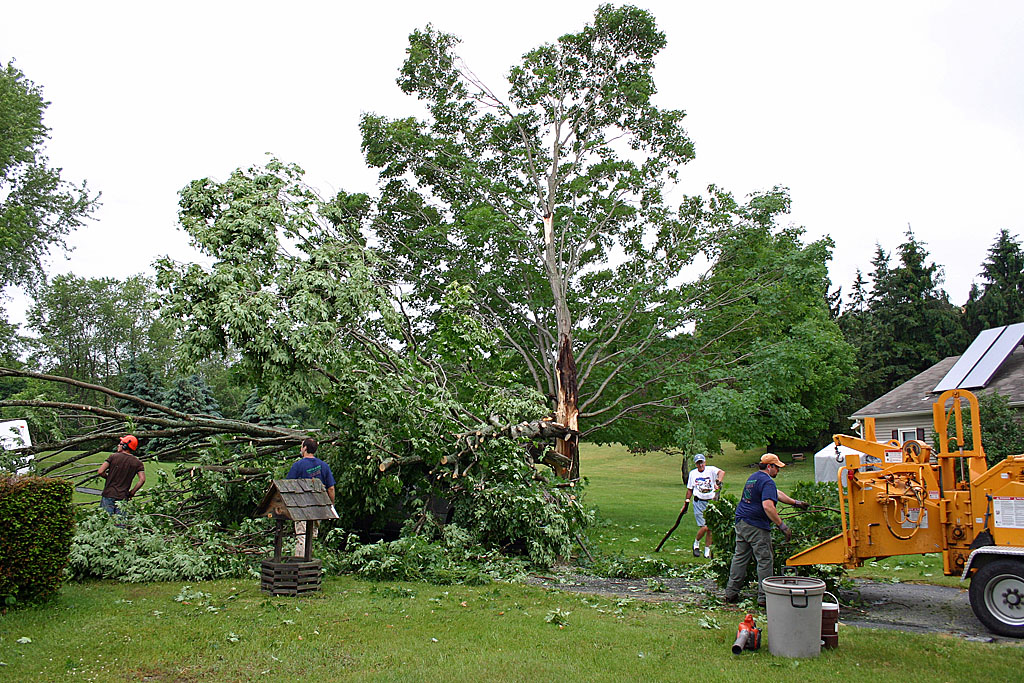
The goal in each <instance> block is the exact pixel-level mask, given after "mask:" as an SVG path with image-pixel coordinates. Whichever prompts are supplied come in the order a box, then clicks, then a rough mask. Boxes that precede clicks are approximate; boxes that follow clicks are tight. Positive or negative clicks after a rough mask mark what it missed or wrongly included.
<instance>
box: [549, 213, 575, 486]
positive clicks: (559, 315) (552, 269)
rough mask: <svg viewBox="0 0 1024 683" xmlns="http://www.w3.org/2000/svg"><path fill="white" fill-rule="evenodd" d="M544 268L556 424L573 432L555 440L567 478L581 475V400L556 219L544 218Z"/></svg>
mask: <svg viewBox="0 0 1024 683" xmlns="http://www.w3.org/2000/svg"><path fill="white" fill-rule="evenodd" d="M544 269H545V270H546V271H547V276H548V283H549V284H550V285H551V295H552V297H553V299H554V303H555V320H556V325H557V327H558V335H557V339H558V358H557V360H556V361H555V382H556V387H555V422H558V423H559V424H563V425H565V426H566V427H568V428H569V429H570V430H571V432H570V433H569V434H567V435H565V436H564V437H562V438H559V439H558V440H556V441H555V452H556V453H558V454H559V455H561V456H563V457H565V458H568V459H569V461H570V462H571V463H572V464H571V465H570V466H569V467H568V468H565V467H559V466H556V467H555V472H556V473H557V474H558V475H559V476H560V477H563V478H565V479H569V480H573V479H578V478H579V476H580V450H579V429H580V425H579V414H580V411H579V401H578V396H579V392H578V388H577V382H576V359H575V358H574V357H573V354H572V316H571V315H570V314H569V305H568V303H567V301H566V287H567V284H566V282H565V277H564V274H563V273H562V272H561V270H560V268H559V263H558V258H557V256H556V251H555V228H554V216H553V215H552V214H551V213H550V211H549V213H548V214H547V215H546V216H544Z"/></svg>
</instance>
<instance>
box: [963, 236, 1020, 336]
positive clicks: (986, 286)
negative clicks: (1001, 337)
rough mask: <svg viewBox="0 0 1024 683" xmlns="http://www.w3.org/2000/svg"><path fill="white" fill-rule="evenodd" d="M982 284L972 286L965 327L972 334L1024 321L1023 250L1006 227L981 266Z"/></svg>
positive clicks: (965, 311) (966, 306) (965, 313)
mask: <svg viewBox="0 0 1024 683" xmlns="http://www.w3.org/2000/svg"><path fill="white" fill-rule="evenodd" d="M979 275H980V277H981V279H982V286H981V287H978V285H977V283H975V284H974V285H972V286H971V293H970V296H969V297H968V299H967V304H966V305H965V306H964V326H965V327H966V328H967V331H968V332H969V333H970V334H971V335H972V336H974V335H977V334H978V333H979V332H981V331H982V330H985V329H988V328H990V327H998V326H1000V325H1012V324H1013V323H1019V322H1024V249H1022V248H1021V243H1020V241H1019V240H1017V239H1016V238H1015V237H1013V236H1011V235H1010V233H1009V231H1007V230H1006V229H1003V230H1001V231H1000V232H999V237H997V238H996V241H995V243H994V244H993V245H992V247H991V248H990V249H989V250H988V259H987V260H986V261H985V262H984V263H983V264H982V265H981V273H979Z"/></svg>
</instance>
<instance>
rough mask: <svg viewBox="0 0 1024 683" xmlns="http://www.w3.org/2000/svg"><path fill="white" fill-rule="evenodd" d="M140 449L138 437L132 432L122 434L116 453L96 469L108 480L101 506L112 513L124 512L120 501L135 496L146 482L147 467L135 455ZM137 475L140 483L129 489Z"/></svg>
mask: <svg viewBox="0 0 1024 683" xmlns="http://www.w3.org/2000/svg"><path fill="white" fill-rule="evenodd" d="M138 450H139V440H138V439H136V438H135V437H134V436H132V435H131V434H128V435H125V436H122V437H121V440H120V441H119V442H118V444H117V448H116V449H115V450H114V454H113V455H111V456H110V457H109V458H107V459H106V461H105V462H104V463H103V464H102V465H100V468H99V469H98V470H96V473H97V474H98V475H100V476H101V477H103V478H104V479H106V480H107V484H106V486H104V487H103V493H102V494H101V497H100V507H101V508H103V509H104V510H106V511H107V512H109V513H110V514H112V515H119V514H122V513H121V510H119V509H118V507H117V504H118V502H120V501H122V500H128V499H129V498H131V497H132V496H134V495H135V494H136V493H138V490H139V489H141V488H142V485H143V484H145V483H146V468H145V466H144V465H143V464H142V461H141V460H139V459H138V458H137V457H135V452H136V451H138ZM136 477H137V478H138V480H139V483H138V484H136V485H135V487H134V488H131V489H129V487H131V485H132V479H135V478H136Z"/></svg>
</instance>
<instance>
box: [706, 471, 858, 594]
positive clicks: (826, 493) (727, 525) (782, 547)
mask: <svg viewBox="0 0 1024 683" xmlns="http://www.w3.org/2000/svg"><path fill="white" fill-rule="evenodd" d="M787 493H789V495H790V496H792V497H793V498H796V499H798V500H803V501H806V502H808V503H810V504H811V509H810V510H808V511H806V512H804V511H798V510H796V508H792V507H790V506H788V505H785V504H780V505H779V512H780V514H781V516H782V518H783V520H784V521H785V522H786V524H787V525H788V526H789V528H790V529H791V530H792V531H793V540H792V541H787V540H786V537H785V536H784V535H783V534H782V532H781V531H779V530H778V529H777V528H776V527H775V525H774V524H773V525H772V548H773V550H774V560H775V562H774V567H773V570H772V573H773V575H774V576H782V575H783V574H789V575H792V574H796V575H798V576H809V577H813V578H819V579H821V580H823V581H824V582H825V587H826V590H829V591H831V592H833V593H835V592H836V589H837V588H838V587H839V584H840V583H841V582H842V581H843V580H844V578H845V576H846V570H845V569H844V568H843V567H842V566H841V565H824V564H818V565H809V566H805V567H786V560H787V559H788V558H789V557H790V556H791V555H794V554H796V553H798V552H800V551H801V550H804V549H806V548H809V547H811V546H812V545H816V544H818V543H820V542H822V541H824V540H827V539H829V538H831V537H832V536H835V535H836V534H837V533H839V531H840V520H839V513H838V507H839V494H838V492H837V490H836V485H835V484H831V483H820V484H815V483H810V482H799V483H797V484H796V485H794V486H793V487H792V489H791V490H790V491H788V492H787ZM737 502H738V500H737V498H736V497H735V496H732V495H725V496H722V498H721V500H718V501H714V502H712V503H711V504H710V505H708V509H707V511H706V512H705V513H704V518H705V520H706V521H707V523H708V529H709V530H710V531H711V533H712V534H713V535H714V538H715V547H716V549H721V551H720V552H718V553H716V555H715V557H714V558H713V559H712V560H711V562H710V563H709V567H710V568H711V571H712V573H713V574H714V576H715V580H716V581H717V582H718V585H719V586H721V587H724V586H725V584H726V583H728V581H729V569H730V567H731V565H732V552H731V550H732V549H733V548H735V547H736V527H735V519H736V504H737ZM747 581H748V582H751V583H753V582H756V581H757V563H756V562H754V560H753V559H751V561H750V563H749V564H748V565H747Z"/></svg>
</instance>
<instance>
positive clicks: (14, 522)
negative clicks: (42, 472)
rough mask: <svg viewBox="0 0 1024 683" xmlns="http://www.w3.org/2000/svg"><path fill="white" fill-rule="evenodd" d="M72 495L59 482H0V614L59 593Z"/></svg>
mask: <svg viewBox="0 0 1024 683" xmlns="http://www.w3.org/2000/svg"><path fill="white" fill-rule="evenodd" d="M72 491H73V488H72V485H71V483H70V482H69V481H66V480H64V479H47V478H45V477H3V478H0V529H3V533H2V534H0V610H6V609H7V608H10V607H12V606H15V605H20V604H25V603H31V602H39V601H42V600H45V599H47V598H49V597H51V596H52V595H53V594H54V593H56V592H57V591H58V590H59V589H60V585H61V583H62V582H63V580H64V568H65V567H66V566H67V562H68V552H69V551H70V549H71V538H72V535H73V534H74V528H73V526H74V524H73V523H74V514H73V512H72V509H71V494H72Z"/></svg>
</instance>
